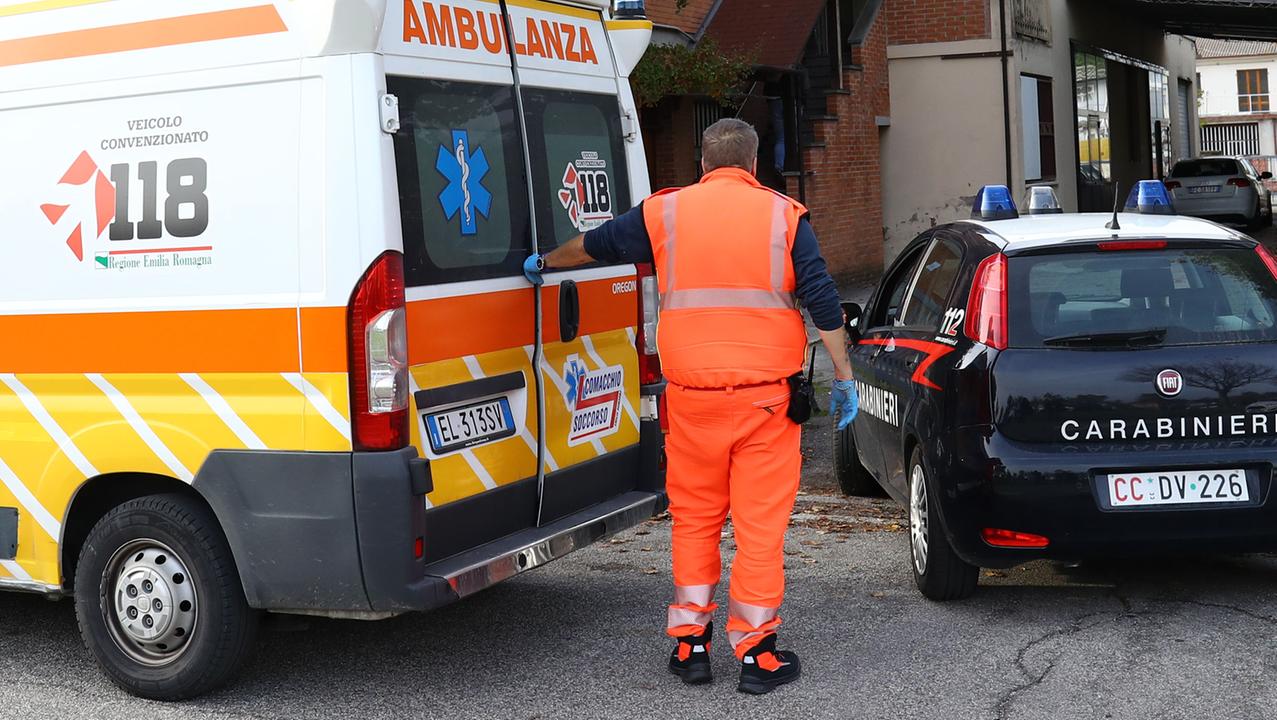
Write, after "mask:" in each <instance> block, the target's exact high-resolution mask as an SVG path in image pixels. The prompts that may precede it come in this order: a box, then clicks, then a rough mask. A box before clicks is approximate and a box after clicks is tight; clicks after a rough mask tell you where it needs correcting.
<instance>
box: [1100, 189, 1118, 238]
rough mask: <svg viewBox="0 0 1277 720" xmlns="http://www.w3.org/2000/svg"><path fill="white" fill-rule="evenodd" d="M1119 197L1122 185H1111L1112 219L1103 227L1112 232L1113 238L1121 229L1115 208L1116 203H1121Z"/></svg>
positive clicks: (1116, 206)
mask: <svg viewBox="0 0 1277 720" xmlns="http://www.w3.org/2000/svg"><path fill="white" fill-rule="evenodd" d="M1121 197H1122V184H1121V183H1114V184H1113V219H1112V220H1110V221H1109V222H1108V224H1107V225H1105V226H1104V227H1106V228H1108V229H1109V230H1112V231H1114V232H1113V235H1114V237H1116V236H1117V231H1118V230H1121V229H1122V223H1120V222H1118V221H1117V208H1118V203H1120V202H1121Z"/></svg>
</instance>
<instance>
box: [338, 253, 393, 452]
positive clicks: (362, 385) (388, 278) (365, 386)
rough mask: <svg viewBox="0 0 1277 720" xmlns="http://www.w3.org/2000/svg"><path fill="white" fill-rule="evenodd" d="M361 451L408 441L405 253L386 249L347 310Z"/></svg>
mask: <svg viewBox="0 0 1277 720" xmlns="http://www.w3.org/2000/svg"><path fill="white" fill-rule="evenodd" d="M346 318H347V320H346V322H347V332H348V333H349V347H350V405H351V427H352V440H353V442H354V446H355V449H356V450H398V449H399V448H402V447H406V446H407V445H408V326H407V311H406V310H405V308H404V274H403V255H401V254H399V253H397V252H386V253H384V254H383V255H382V256H381V257H379V258H377V260H376V262H374V263H373V264H372V267H370V268H368V271H367V272H365V273H364V276H363V277H362V278H360V280H359V284H358V285H356V286H355V292H354V293H353V294H352V295H351V298H350V305H349V307H348V308H347V311H346Z"/></svg>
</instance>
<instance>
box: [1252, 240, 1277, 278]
mask: <svg viewBox="0 0 1277 720" xmlns="http://www.w3.org/2000/svg"><path fill="white" fill-rule="evenodd" d="M1255 252H1256V253H1258V254H1259V259H1260V260H1263V261H1264V265H1265V266H1266V267H1267V268H1268V272H1270V273H1272V274H1273V279H1274V280H1277V259H1275V258H1273V254H1272V253H1270V252H1268V248H1265V247H1264V246H1263V245H1256V246H1255Z"/></svg>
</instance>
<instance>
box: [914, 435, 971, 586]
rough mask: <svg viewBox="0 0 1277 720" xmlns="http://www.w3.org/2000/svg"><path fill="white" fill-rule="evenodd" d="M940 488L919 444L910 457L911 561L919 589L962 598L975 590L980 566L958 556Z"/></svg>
mask: <svg viewBox="0 0 1277 720" xmlns="http://www.w3.org/2000/svg"><path fill="white" fill-rule="evenodd" d="M935 497H936V492H935V488H934V487H932V483H931V482H930V478H929V477H928V475H927V469H926V466H925V465H924V464H923V462H922V450H921V448H917V447H915V448H914V449H913V454H912V455H911V457H910V459H909V561H910V564H911V565H912V566H913V579H914V582H915V583H917V585H918V590H920V591H921V592H922V594H923V595H924V596H926V597H927V598H929V599H931V600H938V601H945V600H959V599H961V598H965V597H969V596H970V595H971V593H973V592H975V588H976V581H977V580H978V579H979V575H980V568H978V567H976V566H975V565H971V564H970V563H967V562H966V561H964V560H962V559H961V558H959V557H958V555H957V553H955V552H954V550H953V546H951V545H950V544H949V538H948V534H947V533H946V532H945V528H944V521H943V520H941V519H940V514H939V513H938V512H936V503H935Z"/></svg>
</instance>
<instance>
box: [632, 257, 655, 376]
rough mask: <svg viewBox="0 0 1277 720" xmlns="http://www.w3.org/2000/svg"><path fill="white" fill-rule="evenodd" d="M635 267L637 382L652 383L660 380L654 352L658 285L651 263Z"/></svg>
mask: <svg viewBox="0 0 1277 720" xmlns="http://www.w3.org/2000/svg"><path fill="white" fill-rule="evenodd" d="M637 267H638V284H639V317H638V334H637V335H636V336H635V338H634V344H635V349H636V350H638V362H639V384H641V385H652V384H654V383H658V382H660V381H661V357H660V355H657V354H656V353H657V350H656V326H657V323H658V321H659V320H660V314H661V294H660V286H659V285H657V282H656V275H655V273H654V270H653V269H652V266H651V265H647V264H642V265H639V266H637Z"/></svg>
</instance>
